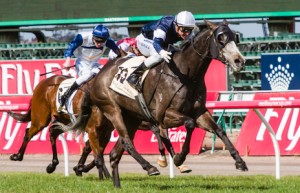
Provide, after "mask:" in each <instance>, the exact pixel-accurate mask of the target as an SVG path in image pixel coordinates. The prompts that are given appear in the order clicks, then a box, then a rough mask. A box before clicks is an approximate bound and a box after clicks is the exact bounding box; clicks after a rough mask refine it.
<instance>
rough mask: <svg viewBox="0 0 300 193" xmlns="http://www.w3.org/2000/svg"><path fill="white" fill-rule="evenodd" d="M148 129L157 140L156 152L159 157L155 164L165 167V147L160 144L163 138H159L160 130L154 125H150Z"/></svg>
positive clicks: (166, 163)
mask: <svg viewBox="0 0 300 193" xmlns="http://www.w3.org/2000/svg"><path fill="white" fill-rule="evenodd" d="M150 129H151V131H152V133H153V134H154V135H155V137H156V139H157V143H158V150H159V153H160V156H159V157H158V159H157V164H158V165H159V166H160V167H167V166H168V162H167V158H166V154H165V147H164V145H163V142H162V139H163V138H162V137H161V136H160V130H159V128H158V127H157V126H155V125H152V126H151V127H150Z"/></svg>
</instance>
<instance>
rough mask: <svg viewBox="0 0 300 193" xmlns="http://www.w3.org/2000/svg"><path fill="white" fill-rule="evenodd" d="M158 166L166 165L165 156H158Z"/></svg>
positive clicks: (163, 166)
mask: <svg viewBox="0 0 300 193" xmlns="http://www.w3.org/2000/svg"><path fill="white" fill-rule="evenodd" d="M156 163H157V164H158V165H159V166H160V167H162V168H165V167H167V166H168V162H167V159H166V157H162V156H159V157H158V158H157V162H156Z"/></svg>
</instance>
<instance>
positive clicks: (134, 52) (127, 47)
mask: <svg viewBox="0 0 300 193" xmlns="http://www.w3.org/2000/svg"><path fill="white" fill-rule="evenodd" d="M117 46H118V47H119V48H120V49H122V50H123V51H125V52H127V54H128V56H140V55H141V53H140V51H139V50H138V48H137V45H136V39H135V38H130V37H127V38H123V39H121V40H119V41H118V42H117ZM116 57H117V55H116V54H115V52H114V51H113V50H110V51H109V53H108V58H109V59H110V60H112V59H115V58H116Z"/></svg>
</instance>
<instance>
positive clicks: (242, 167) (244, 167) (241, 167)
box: [235, 161, 248, 172]
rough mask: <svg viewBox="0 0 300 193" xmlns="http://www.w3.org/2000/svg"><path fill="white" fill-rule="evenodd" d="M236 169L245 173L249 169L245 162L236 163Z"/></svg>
mask: <svg viewBox="0 0 300 193" xmlns="http://www.w3.org/2000/svg"><path fill="white" fill-rule="evenodd" d="M235 167H236V169H237V170H241V171H243V172H247V171H248V167H247V165H246V163H245V162H244V161H243V162H236V163H235Z"/></svg>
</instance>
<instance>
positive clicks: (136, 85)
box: [127, 78, 142, 92]
mask: <svg viewBox="0 0 300 193" xmlns="http://www.w3.org/2000/svg"><path fill="white" fill-rule="evenodd" d="M127 82H128V84H129V85H130V86H131V87H132V88H134V89H135V90H137V91H138V92H141V90H142V86H141V84H140V78H139V79H138V80H137V82H136V83H131V82H129V81H127Z"/></svg>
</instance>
